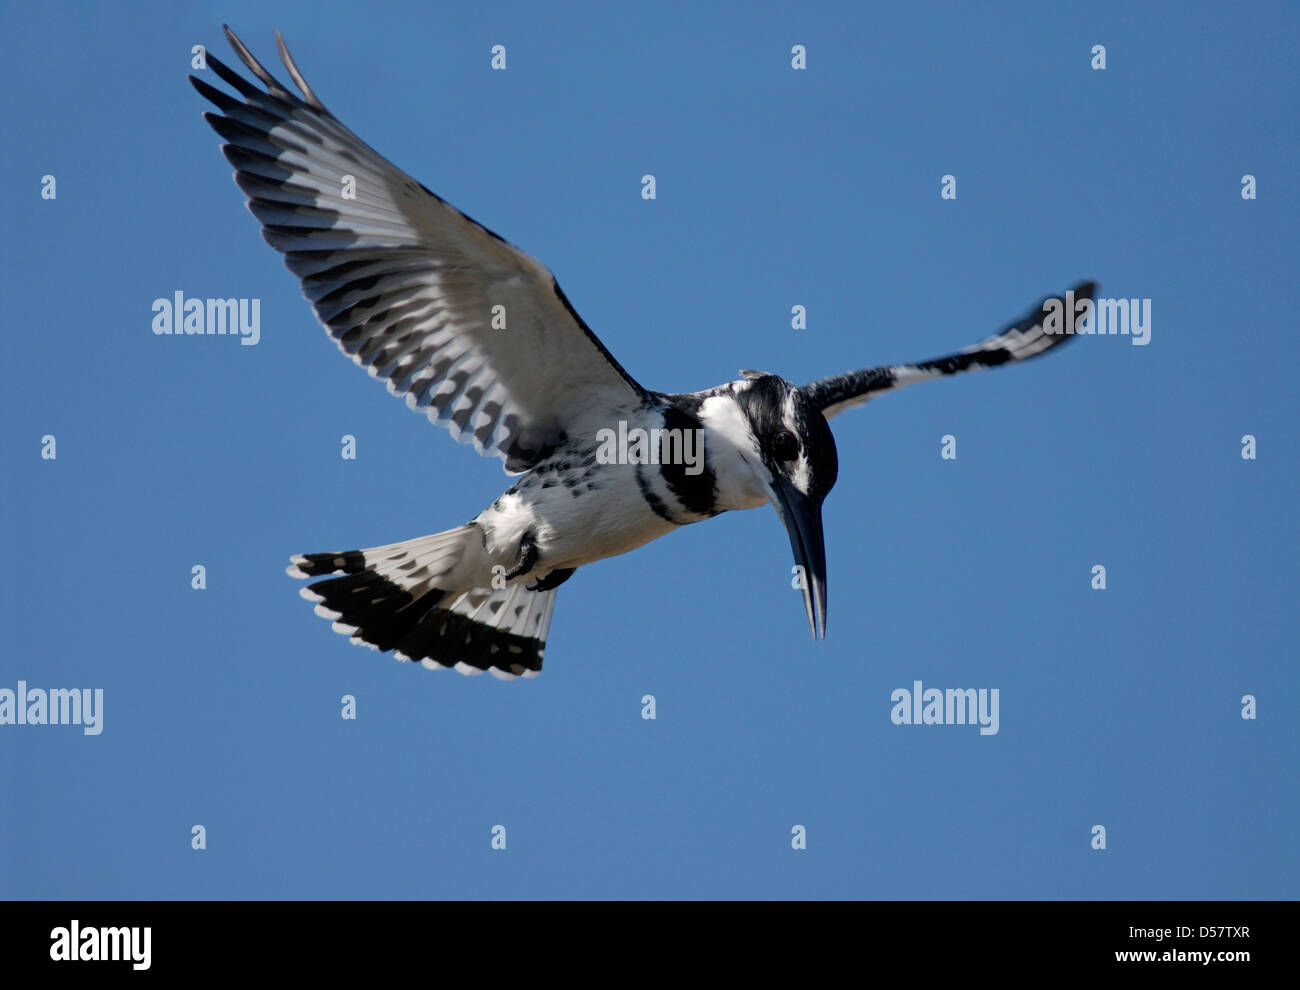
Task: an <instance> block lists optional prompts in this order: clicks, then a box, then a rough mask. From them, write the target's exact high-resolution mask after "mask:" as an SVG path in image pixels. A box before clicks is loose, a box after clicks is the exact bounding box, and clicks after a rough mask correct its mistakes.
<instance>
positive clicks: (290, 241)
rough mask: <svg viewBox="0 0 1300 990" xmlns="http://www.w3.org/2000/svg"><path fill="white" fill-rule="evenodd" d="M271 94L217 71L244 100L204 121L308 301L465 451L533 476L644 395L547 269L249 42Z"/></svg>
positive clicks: (344, 345)
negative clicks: (555, 452)
mask: <svg viewBox="0 0 1300 990" xmlns="http://www.w3.org/2000/svg"><path fill="white" fill-rule="evenodd" d="M226 37H227V38H229V40H230V44H231V46H232V47H233V48H234V49H235V52H236V53H237V54H238V55H239V57H240V58H241V59H242V60H243V62H244V64H245V65H246V66H247V67H248V69H249V70H250V71H251V72H252V73H253V75H255V76H256V77H257V78H258V79H259V80H261V82H262V84H263V85H264V86H265V87H266V92H263V91H262V90H261V89H259V88H258V87H256V86H254V85H253V84H252V83H250V82H249V81H248V80H246V79H244V78H243V77H241V76H240V75H239V74H237V73H235V72H233V71H231V70H230V69H229V68H227V67H226V66H225V65H223V64H222V63H221V62H220V61H219V60H218V59H216V58H214V57H212V56H211V55H209V56H207V64H208V66H209V68H211V69H212V70H213V71H214V72H215V73H216V74H217V75H218V76H219V77H220V78H221V79H223V80H224V81H225V82H226V83H228V84H229V85H230V86H231V87H233V88H234V89H235V90H236V91H237V92H238V93H239V95H240V96H242V97H243V101H242V102H241V101H240V100H237V99H234V98H233V97H231V96H229V95H227V94H226V93H224V92H222V91H221V90H219V89H216V88H215V87H213V86H211V85H209V84H208V83H206V82H204V81H203V80H201V79H197V78H195V77H194V76H190V81H191V82H192V83H193V84H194V87H195V88H196V89H197V90H198V91H199V92H200V93H201V94H202V95H203V96H204V97H206V98H207V99H209V100H211V101H212V102H213V103H214V104H216V106H217V107H218V109H220V111H221V113H219V114H216V113H211V112H209V113H205V114H204V118H205V119H206V120H207V121H208V123H209V124H211V125H212V127H213V129H214V130H215V131H216V132H217V133H218V134H220V135H221V136H222V137H223V138H224V139H225V140H226V141H227V142H228V143H227V144H224V145H222V149H221V150H222V152H223V153H224V154H225V156H226V158H227V159H228V160H229V161H230V163H231V164H232V165H234V166H235V181H236V182H237V183H238V184H239V187H240V188H241V189H242V190H243V191H244V192H245V193H247V194H248V196H249V200H248V207H249V209H250V210H252V212H253V214H254V215H255V216H256V217H257V218H258V220H260V221H261V222H262V236H263V237H264V238H265V239H266V241H267V243H269V244H270V245H271V246H272V247H274V248H275V249H276V250H278V251H281V252H283V254H284V256H285V263H286V264H287V265H288V267H289V269H290V270H291V271H292V272H293V273H294V274H295V275H297V276H298V277H299V278H301V279H302V287H303V293H304V295H306V297H307V299H308V300H309V301H310V302H311V304H312V306H313V308H314V309H315V310H316V315H317V317H319V318H320V321H321V323H323V324H324V325H325V328H326V329H327V330H328V331H329V334H330V336H332V337H333V338H334V339H335V341H337V342H338V345H339V347H340V349H341V350H342V351H343V352H344V353H345V354H347V355H348V356H349V357H351V358H352V360H353V361H355V362H356V363H357V364H358V365H360V366H361V367H363V368H365V369H366V371H368V372H369V373H370V374H371V375H372V376H374V377H376V378H382V379H384V380H386V381H387V383H388V389H389V391H390V392H392V393H393V394H394V395H403V396H405V397H406V402H407V405H409V406H410V407H411V408H412V409H416V410H419V411H421V412H425V413H427V414H428V417H429V419H431V420H432V421H433V422H434V423H436V424H438V425H439V426H446V427H447V428H448V429H450V430H451V432H452V435H453V436H454V437H456V439H457V440H459V441H461V442H462V443H471V442H472V443H473V444H474V446H475V448H477V449H478V450H479V451H480V452H481V453H485V454H489V455H493V456H499V457H502V458H504V459H505V462H506V463H505V467H506V470H507V471H508V472H511V473H518V472H520V471H525V470H527V469H528V468H529V467H531V466H532V465H534V464H535V463H537V461H538V460H540V459H541V458H542V457H544V456H545V455H546V454H547V453H548V452H549V451H550V450H551V449H552V448H553V447H554V446H556V445H557V444H558V443H559V442H561V441H562V440H563V439H564V437H565V436H566V435H568V434H569V433H570V432H571V431H572V430H574V429H576V428H579V427H580V426H581V424H582V423H583V421H584V417H588V416H590V415H592V414H593V410H595V409H600V408H604V409H606V410H608V409H610V408H615V409H617V408H620V407H626V406H629V405H630V406H632V407H635V406H637V405H639V404H640V403H641V401H642V400H643V399H644V398H645V397H646V392H645V390H644V389H643V388H642V387H641V386H640V385H638V384H637V383H636V381H634V380H633V379H632V377H631V376H630V375H628V373H627V372H626V371H624V370H623V368H622V367H621V366H620V365H619V363H618V362H617V361H615V360H614V358H613V357H612V356H611V355H610V353H609V351H607V350H606V349H605V347H604V345H602V344H601V342H600V341H599V340H597V339H596V336H595V334H593V333H592V332H591V330H590V329H588V327H587V325H586V324H585V323H584V322H583V321H582V318H581V317H580V316H578V314H577V313H576V312H575V311H574V309H573V307H572V306H571V305H570V304H569V301H568V299H566V298H565V296H564V293H563V292H562V291H560V287H559V285H558V284H557V283H556V281H555V278H554V276H553V275H551V273H550V272H549V271H548V270H547V269H546V268H545V267H544V266H543V265H541V264H540V263H539V262H537V261H536V260H534V259H533V258H531V257H529V256H528V255H527V254H525V253H524V252H522V251H520V250H519V249H518V248H516V247H514V246H513V245H511V244H508V243H506V242H505V241H504V240H502V239H501V238H500V237H499V236H497V235H496V234H494V233H493V232H492V231H490V230H488V229H487V228H486V227H483V226H482V225H481V224H478V223H476V222H475V221H473V220H471V219H470V218H469V217H467V216H465V215H464V214H463V213H461V212H460V211H459V210H457V209H455V208H454V207H453V206H451V205H450V204H448V203H446V202H444V201H443V200H442V199H441V198H439V197H438V196H436V195H434V194H433V193H431V192H430V191H429V190H427V189H425V188H424V187H423V186H422V185H420V184H419V183H418V182H416V181H415V180H414V179H412V178H411V177H410V176H408V175H407V174H406V173H405V172H402V171H401V170H400V169H398V168H397V167H396V166H394V165H393V164H392V163H390V162H389V161H387V160H386V159H385V158H384V157H383V156H382V155H380V154H379V153H378V152H376V151H375V150H374V149H373V148H371V147H370V146H369V145H367V144H366V143H365V142H364V141H362V140H361V139H360V138H358V137H357V136H356V135H355V134H353V133H352V132H351V131H350V130H348V129H347V128H346V127H344V126H343V125H342V124H341V123H339V121H338V120H337V119H336V118H335V117H334V115H333V114H331V113H330V112H329V111H328V110H326V109H325V107H324V105H323V104H322V103H321V102H320V100H318V99H317V98H316V94H315V93H313V92H312V90H311V87H310V86H308V85H307V82H306V80H304V79H303V77H302V73H301V72H299V71H298V67H297V66H296V65H295V64H294V62H293V59H292V57H291V56H290V55H289V52H288V49H287V48H286V47H285V45H284V41H283V40H282V39H281V37H280V34H279V32H276V36H275V39H276V44H277V46H278V47H279V51H280V58H281V59H282V60H283V61H284V64H285V68H286V69H287V70H288V72H289V76H290V77H291V78H292V79H293V81H294V83H295V85H297V87H298V89H299V90H300V91H301V93H302V96H301V98H300V97H299V96H297V95H296V94H294V93H291V92H290V91H289V90H288V89H286V88H285V87H284V86H282V85H281V84H280V83H279V82H278V81H277V80H276V79H275V78H273V77H272V76H271V74H270V73H269V72H267V71H266V69H264V68H263V67H262V65H261V64H260V63H259V62H258V61H257V60H256V59H255V58H253V56H252V55H251V54H250V53H249V51H248V49H247V48H245V47H244V45H243V43H242V42H240V40H239V39H238V38H237V37H235V35H234V33H233V32H232V31H231V30H230V29H229V28H226Z"/></svg>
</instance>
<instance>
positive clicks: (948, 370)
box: [802, 282, 1097, 419]
mask: <svg viewBox="0 0 1300 990" xmlns="http://www.w3.org/2000/svg"><path fill="white" fill-rule="evenodd" d="M1096 290H1097V286H1096V283H1094V282H1083V283H1080V284H1079V285H1076V286H1075V287H1074V289H1072V290H1071V291H1072V292H1073V293H1074V296H1073V298H1074V300H1075V302H1076V303H1077V302H1079V301H1080V300H1082V299H1091V298H1092V297H1093V293H1094V292H1096ZM1053 299H1059V300H1060V301H1061V304H1062V307H1063V309H1062V326H1061V327H1058V328H1055V329H1057V330H1058V331H1060V330H1064V331H1065V332H1055V333H1049V332H1047V330H1046V329H1045V328H1044V316H1045V315H1046V314H1047V309H1046V308H1045V307H1047V306H1048V303H1049V302H1050V301H1051V300H1053ZM1065 303H1066V297H1063V296H1048V297H1047V298H1046V299H1044V300H1043V301H1042V302H1041V303H1040V304H1039V305H1038V306H1036V307H1035V308H1034V309H1031V310H1030V311H1029V312H1028V313H1026V314H1025V315H1024V317H1022V318H1021V319H1019V320H1017V321H1016V322H1015V323H1012V324H1011V325H1010V326H1008V327H1006V328H1005V329H1003V330H1000V331H998V332H997V333H995V334H994V335H993V336H991V337H986V338H985V339H984V340H981V341H980V342H979V343H978V344H973V345H972V346H970V347H967V348H966V349H965V350H963V351H959V352H958V353H956V354H950V355H948V356H947V357H941V358H934V359H933V360H930V361H921V362H919V363H917V364H890V365H882V366H880V367H878V368H864V369H862V370H861V371H850V372H848V373H847V374H843V375H835V376H834V377H831V378H823V379H821V380H820V381H816V382H813V383H811V384H809V385H805V386H803V389H802V391H803V392H804V394H805V395H807V396H808V397H809V398H810V399H811V400H812V402H813V403H814V404H815V405H817V406H818V407H819V408H820V409H821V411H822V415H824V416H825V417H826V418H827V419H830V418H831V417H832V416H836V415H838V414H839V413H841V412H843V411H844V410H845V409H851V408H853V407H854V406H860V405H862V404H863V403H864V402H866V401H867V400H868V399H871V398H874V397H875V396H877V395H879V394H880V393H881V392H888V391H890V390H891V389H896V388H902V387H903V386H904V385H911V384H913V383H915V382H923V381H929V380H930V379H933V378H945V377H947V376H949V375H958V374H961V373H962V372H964V371H980V370H983V369H984V368H996V367H998V366H999V365H1004V364H1011V363H1014V362H1016V361H1025V360H1027V359H1029V358H1031V357H1037V356H1038V355H1039V354H1043V353H1045V352H1046V351H1048V350H1050V349H1052V348H1053V347H1058V346H1060V345H1061V344H1063V343H1065V342H1066V341H1068V340H1072V339H1073V336H1074V334H1073V330H1074V327H1075V325H1076V323H1077V322H1078V321H1077V320H1076V315H1077V314H1076V313H1073V312H1071V311H1070V310H1069V308H1068V307H1066V306H1065Z"/></svg>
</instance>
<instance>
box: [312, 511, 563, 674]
mask: <svg viewBox="0 0 1300 990" xmlns="http://www.w3.org/2000/svg"><path fill="white" fill-rule="evenodd" d="M476 539H478V527H477V526H475V525H474V524H472V523H471V524H469V525H467V526H461V527H459V528H458V529H451V530H447V531H446V532H445V533H434V534H433V535H431V536H422V537H419V538H418V539H414V540H407V541H406V542H404V543H392V544H389V545H388V546H382V547H371V548H370V549H369V550H349V551H346V552H343V553H313V554H299V555H296V556H294V557H293V558H292V563H291V564H290V566H289V567H288V568H287V573H288V574H289V576H290V577H296V578H315V577H325V576H327V575H330V577H328V579H327V580H324V581H317V582H315V583H313V584H310V585H308V586H307V587H305V588H303V589H302V590H301V591H300V592H299V594H301V595H302V597H303V598H306V599H307V600H308V601H310V602H315V603H316V614H317V615H319V616H320V617H321V618H323V619H329V620H330V621H331V622H332V623H333V628H334V631H335V632H337V633H342V634H343V635H345V636H347V637H349V638H350V639H351V641H352V642H353V643H356V644H358V645H362V646H369V647H370V648H371V649H374V650H383V651H388V650H392V651H393V654H394V656H396V657H397V658H398V659H399V660H412V661H418V662H419V663H420V664H421V665H423V666H425V667H428V668H429V669H430V670H444V669H446V668H448V667H450V668H453V669H455V670H458V671H460V672H461V673H462V674H481V673H483V672H484V671H489V672H490V673H492V674H493V675H494V676H496V677H500V678H503V679H506V680H512V679H514V678H515V677H536V676H537V675H538V674H539V673H540V672H541V669H542V655H543V652H544V651H545V648H546V635H547V632H548V631H549V630H550V626H551V614H552V612H553V611H554V609H555V595H556V590H555V589H554V588H552V589H549V590H533V589H531V588H529V587H527V586H526V585H524V584H521V583H516V584H507V585H506V586H505V587H503V588H475V589H472V590H469V591H447V590H445V589H444V588H441V587H439V580H440V579H444V580H445V579H446V578H447V577H448V576H449V575H450V574H451V572H452V571H453V570H454V568H455V567H456V566H457V564H458V563H459V561H460V560H461V559H462V557H463V555H464V552H465V548H466V544H467V543H469V542H470V541H472V540H476ZM334 575H339V576H334Z"/></svg>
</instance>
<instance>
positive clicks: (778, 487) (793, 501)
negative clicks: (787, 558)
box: [772, 478, 826, 639]
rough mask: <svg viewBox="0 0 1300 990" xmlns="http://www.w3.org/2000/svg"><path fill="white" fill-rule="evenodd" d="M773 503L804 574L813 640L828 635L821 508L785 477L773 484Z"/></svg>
mask: <svg viewBox="0 0 1300 990" xmlns="http://www.w3.org/2000/svg"><path fill="white" fill-rule="evenodd" d="M772 492H773V495H772V504H773V505H774V506H776V511H777V512H779V513H780V514H781V521H782V522H784V523H785V529H786V532H787V533H789V534H790V549H792V550H793V551H794V562H795V563H796V564H797V565H799V568H800V570H801V571H802V573H803V581H802V582H801V583H802V586H803V607H804V610H805V611H806V612H807V613H808V626H809V628H810V629H812V634H813V639H821V638H822V637H823V636H825V635H826V541H825V538H824V536H823V535H822V506H821V502H820V500H819V501H816V502H814V501H813V500H812V499H810V498H808V496H807V495H805V494H803V492H801V491H799V490H798V489H797V488H795V487H794V485H792V484H790V482H788V481H786V480H785V479H784V478H777V479H776V481H774V482H773V483H772Z"/></svg>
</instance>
